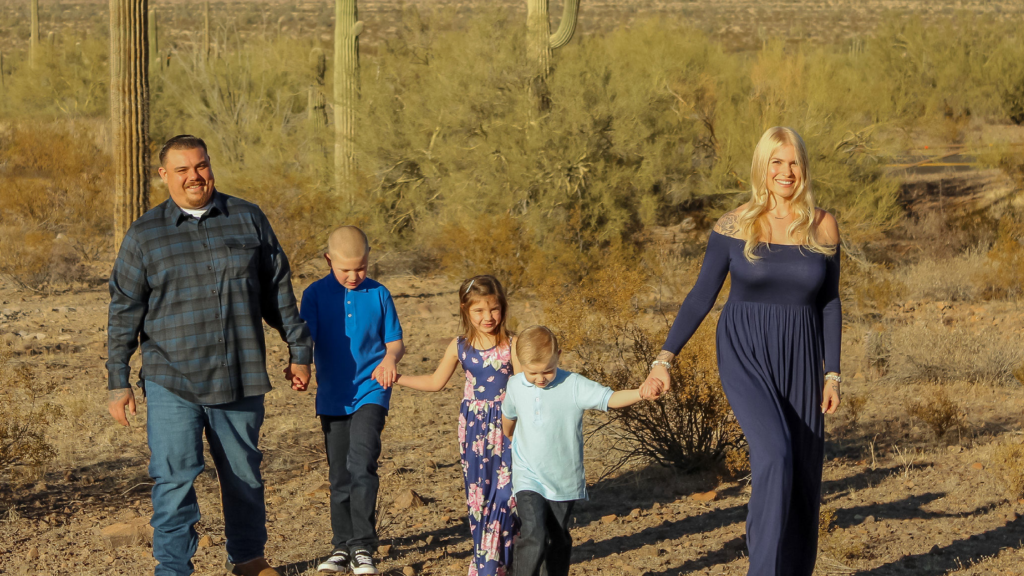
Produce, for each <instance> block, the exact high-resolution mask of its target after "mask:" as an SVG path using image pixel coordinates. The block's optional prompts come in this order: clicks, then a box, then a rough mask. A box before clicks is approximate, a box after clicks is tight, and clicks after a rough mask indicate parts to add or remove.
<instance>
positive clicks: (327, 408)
mask: <svg viewBox="0 0 1024 576" xmlns="http://www.w3.org/2000/svg"><path fill="white" fill-rule="evenodd" d="M369 252H370V247H369V244H368V243H367V241H366V235H365V234H363V232H362V231H361V230H360V229H358V228H356V227H354V226H342V227H341V228H338V229H337V230H335V231H334V232H332V233H331V235H330V238H329V239H328V242H327V254H325V255H324V257H325V258H326V259H327V263H328V264H329V265H330V267H331V272H330V273H329V274H327V276H325V277H323V278H321V279H320V280H317V281H316V282H314V283H312V284H310V286H309V288H306V291H305V292H303V293H302V307H301V309H300V311H299V315H300V316H302V319H303V320H305V321H306V324H308V325H309V331H310V334H312V336H313V362H314V363H315V364H316V381H317V393H316V414H317V416H319V417H320V426H321V428H322V429H323V433H324V444H325V445H326V449H327V465H328V467H329V469H330V471H329V473H328V480H330V484H331V530H332V532H333V538H332V540H331V546H332V548H333V552H331V555H330V557H328V558H327V560H325V561H324V562H323V563H321V564H320V565H319V567H318V568H317V570H318V571H319V572H326V573H338V572H348V571H350V570H351V572H352V573H353V574H377V573H378V570H377V567H376V565H375V563H374V561H373V552H374V551H375V550H376V547H377V531H376V509H377V491H378V489H379V487H380V480H379V478H378V477H377V459H378V458H379V457H380V452H381V441H380V436H381V431H383V429H384V421H385V419H386V418H387V414H388V408H389V406H390V401H391V389H390V387H391V385H392V384H394V382H395V380H396V379H397V378H398V375H397V368H396V364H397V363H398V361H399V360H401V358H402V355H403V354H404V353H405V347H404V345H403V343H402V326H401V324H400V323H399V321H398V313H397V312H396V311H395V302H394V300H392V298H391V293H390V292H388V289H387V288H385V287H384V286H383V285H381V284H380V283H378V282H375V281H374V280H371V279H370V278H367V277H366V267H367V263H368V260H369ZM384 386H386V387H387V388H385V387H384Z"/></svg>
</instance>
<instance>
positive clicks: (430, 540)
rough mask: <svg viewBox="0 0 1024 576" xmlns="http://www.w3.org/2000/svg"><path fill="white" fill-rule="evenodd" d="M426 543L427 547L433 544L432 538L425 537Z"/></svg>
mask: <svg viewBox="0 0 1024 576" xmlns="http://www.w3.org/2000/svg"><path fill="white" fill-rule="evenodd" d="M426 542H427V546H430V545H431V544H433V543H434V537H433V536H432V535H431V536H427V540H426Z"/></svg>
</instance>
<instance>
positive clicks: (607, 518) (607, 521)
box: [601, 514, 615, 524]
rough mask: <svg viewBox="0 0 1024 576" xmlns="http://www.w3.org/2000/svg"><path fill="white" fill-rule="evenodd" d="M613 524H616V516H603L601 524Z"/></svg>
mask: <svg viewBox="0 0 1024 576" xmlns="http://www.w3.org/2000/svg"><path fill="white" fill-rule="evenodd" d="M612 522H615V514H609V515H607V516H601V523H602V524H611V523H612Z"/></svg>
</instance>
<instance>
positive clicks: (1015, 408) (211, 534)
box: [0, 272, 1024, 575]
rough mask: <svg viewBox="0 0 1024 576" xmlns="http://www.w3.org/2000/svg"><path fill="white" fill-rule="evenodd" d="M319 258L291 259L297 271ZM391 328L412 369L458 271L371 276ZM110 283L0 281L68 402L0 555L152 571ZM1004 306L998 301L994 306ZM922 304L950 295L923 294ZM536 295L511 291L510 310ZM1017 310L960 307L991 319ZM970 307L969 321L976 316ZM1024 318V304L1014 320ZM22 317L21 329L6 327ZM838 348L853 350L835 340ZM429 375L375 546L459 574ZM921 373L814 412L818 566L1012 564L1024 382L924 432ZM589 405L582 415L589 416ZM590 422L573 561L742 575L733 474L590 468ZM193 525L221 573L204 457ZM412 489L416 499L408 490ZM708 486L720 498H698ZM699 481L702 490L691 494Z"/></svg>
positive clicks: (1018, 533)
mask: <svg viewBox="0 0 1024 576" xmlns="http://www.w3.org/2000/svg"><path fill="white" fill-rule="evenodd" d="M319 273H320V272H316V273H313V274H309V275H307V276H306V277H305V278H297V284H298V285H299V286H300V289H301V287H304V286H305V285H306V284H308V283H309V282H311V281H312V280H314V279H315V278H316V277H317V274H319ZM382 280H383V281H384V282H385V284H386V285H388V286H389V287H390V288H391V290H392V292H393V294H394V295H395V300H396V303H397V306H398V310H399V313H400V316H401V318H402V322H403V325H404V328H405V333H406V342H407V344H408V349H409V353H408V355H407V357H406V359H405V360H404V361H403V363H402V369H403V370H404V371H407V372H416V373H418V372H426V371H431V370H433V368H434V366H435V362H436V360H437V359H438V358H439V357H440V355H441V353H442V351H443V349H444V346H445V345H446V344H447V342H449V340H450V338H451V337H452V336H453V335H454V334H455V331H456V329H457V321H458V320H457V317H456V314H455V313H456V310H457V308H456V305H455V293H454V285H452V284H451V283H450V282H449V281H447V280H445V279H441V278H426V279H424V278H416V277H412V276H395V277H385V278H383V279H382ZM107 301H108V298H107V295H106V291H105V289H104V287H102V285H99V284H98V283H97V284H96V285H94V286H93V287H82V288H81V289H77V290H75V291H73V292H68V293H64V294H59V295H38V294H33V293H29V292H25V291H18V290H15V289H13V288H10V287H4V288H2V289H0V302H2V305H0V309H2V314H3V316H2V317H0V338H2V339H3V340H4V341H5V342H7V343H9V344H10V345H12V346H13V347H14V348H15V349H16V350H17V351H18V353H19V355H18V356H17V361H20V362H25V363H28V364H29V365H30V366H31V367H32V368H33V370H34V374H35V377H36V378H40V379H51V378H52V379H56V380H57V381H58V382H59V383H60V385H59V387H58V390H57V392H56V393H55V396H54V398H52V400H55V401H57V402H59V403H60V404H61V405H62V406H64V408H65V410H66V412H67V415H66V417H65V418H64V419H63V420H62V421H61V422H59V423H58V424H57V425H56V426H54V427H53V429H52V430H50V432H49V437H50V439H51V441H52V442H54V443H55V445H56V446H57V447H58V449H59V456H58V458H57V460H56V461H55V462H53V464H52V465H50V466H48V467H47V468H46V469H45V470H32V469H16V470H15V471H14V475H13V476H10V477H8V478H6V479H4V481H3V483H0V502H2V504H0V515H2V520H0V573H7V574H58V573H67V572H68V569H69V567H73V571H74V572H75V573H78V574H132V575H134V574H146V573H151V570H152V567H153V564H154V562H153V560H152V559H151V556H150V554H151V549H150V548H149V545H148V543H147V542H146V541H145V540H144V539H142V540H141V541H138V542H135V543H125V544H123V545H120V546H117V547H113V546H111V545H110V543H109V542H108V541H107V540H105V539H104V538H103V537H102V536H101V535H100V530H101V529H103V528H106V527H108V526H110V525H112V524H115V523H118V522H130V521H132V520H133V519H134V520H137V521H138V520H139V519H140V518H141V519H142V520H141V522H142V523H143V524H144V523H145V520H144V519H145V518H148V516H149V514H150V513H151V507H150V503H149V489H150V484H149V482H150V480H149V478H148V477H147V474H146V464H147V457H148V452H147V449H146V444H145V426H144V424H145V420H146V417H145V406H144V405H141V406H140V410H139V416H137V417H136V418H134V419H132V427H131V428H129V429H123V428H121V427H120V426H118V425H116V424H115V423H114V422H113V421H112V420H111V419H110V418H109V416H108V415H107V414H106V409H105V406H104V402H105V397H106V392H105V390H104V388H105V370H104V368H103V363H104V360H105V356H106V351H105V341H106V340H105V334H104V327H105V322H106V305H107ZM1005 306H1008V305H1004V307H1005ZM917 308H918V309H919V310H921V312H919V313H922V314H934V313H942V314H949V313H956V312H958V309H957V307H955V306H954V307H953V308H948V307H944V306H936V307H931V306H928V305H927V304H926V303H919V304H918V306H917ZM536 311H537V306H536V305H535V303H534V304H533V305H531V303H530V301H528V300H523V299H517V300H514V301H513V309H512V315H513V316H514V317H516V318H517V319H518V320H519V321H520V322H522V323H529V322H533V321H535V320H537V319H538V317H537V315H536ZM1010 312H1012V309H1009V308H1007V309H1005V310H1004V309H993V308H989V307H984V306H973V307H972V309H971V310H970V312H969V314H961V315H959V316H956V317H957V318H961V317H962V318H964V321H967V316H971V317H981V321H982V322H984V323H988V322H989V321H994V320H995V319H996V318H997V317H1010V318H1013V319H1014V320H1015V321H1018V322H1019V321H1020V320H1019V315H1018V316H1013V315H1010ZM976 321H977V320H975V322H976ZM1022 324H1024V322H1022ZM19 334H20V335H19ZM275 338H276V334H275V333H269V334H268V341H269V342H270V348H271V352H270V358H269V359H268V369H269V370H270V371H271V373H272V374H279V373H280V370H281V369H282V367H283V365H284V361H285V348H284V346H283V345H281V344H280V343H279V342H278V341H276V340H275ZM846 362H847V366H851V368H850V370H851V374H852V373H853V372H852V366H853V365H855V364H856V358H855V353H852V352H851V353H847V360H846ZM453 382H454V383H455V384H454V385H450V386H449V387H448V388H446V389H445V390H444V391H442V392H441V393H437V394H425V393H420V392H415V391H410V390H404V389H399V390H397V391H396V393H395V395H394V398H393V405H392V410H391V414H390V417H389V421H388V425H387V428H386V430H385V433H384V454H383V457H382V467H381V476H382V487H381V502H380V508H381V510H382V514H381V518H380V524H381V536H382V539H383V541H384V544H386V545H388V546H389V547H390V548H389V549H388V550H387V555H386V556H385V557H384V559H383V561H382V568H383V569H384V570H386V571H387V573H389V574H402V573H403V572H402V571H403V569H406V568H412V569H413V570H414V571H415V573H417V574H438V575H441V574H462V573H464V571H465V570H466V567H467V565H468V557H469V554H470V549H471V539H470V533H469V529H468V525H467V523H466V508H465V504H464V497H463V483H462V477H461V469H460V465H459V451H458V445H457V429H456V426H457V417H458V406H459V400H460V397H461V393H462V386H461V384H460V382H459V376H458V375H456V376H455V377H454V378H453ZM929 390H930V389H929V388H928V387H894V386H892V385H889V384H880V383H874V382H870V381H868V380H867V379H866V378H865V377H864V376H863V375H862V374H860V373H857V374H856V376H854V377H853V378H852V382H850V383H849V385H847V386H846V387H845V390H844V394H845V395H846V396H847V397H848V398H849V397H850V396H862V397H864V398H865V404H864V407H863V408H862V409H861V410H860V411H859V415H858V419H857V422H855V423H854V422H851V421H850V416H849V414H848V413H847V414H846V415H840V416H837V417H836V418H834V419H833V420H831V421H830V423H829V425H828V430H829V432H828V436H829V444H828V448H827V457H826V463H825V470H824V477H825V485H824V503H825V506H826V507H828V508H830V509H834V510H835V512H836V522H835V525H836V528H835V530H834V532H832V534H831V535H830V536H828V537H827V538H826V539H825V540H824V541H823V543H822V553H821V556H820V559H819V564H818V573H820V574H879V575H881V574H946V573H954V572H955V573H964V574H979V575H980V574H986V575H989V574H1022V573H1024V544H1022V540H1024V519H1022V518H1021V513H1024V503H1021V502H1017V501H1015V500H1011V499H1007V497H1006V492H1005V490H1004V489H1003V487H1002V485H1001V483H1000V482H999V480H998V477H997V476H996V475H995V474H994V473H993V472H992V468H993V466H994V464H993V462H992V452H993V446H994V445H995V443H996V442H999V441H1006V440H1007V439H1016V441H1018V442H1019V441H1020V436H1021V434H1022V432H1021V418H1020V414H1021V407H1022V406H1024V392H1022V391H1021V389H1020V388H1019V387H1011V388H1005V387H1003V388H992V387H982V386H978V387H971V388H965V387H961V388H956V389H955V390H954V394H955V396H956V398H958V399H959V400H961V401H962V402H963V403H964V406H965V408H966V410H967V413H968V420H969V422H970V424H971V431H970V432H969V433H968V435H967V436H966V437H964V438H961V439H955V438H954V439H953V440H952V441H951V445H948V446H947V442H942V443H938V442H935V441H933V440H931V439H930V438H929V433H928V432H927V431H926V430H922V428H921V425H920V424H919V423H915V422H914V421H913V420H912V419H910V418H908V417H907V416H905V415H903V406H904V405H905V402H906V400H907V399H908V398H910V397H913V396H914V395H922V396H925V397H926V396H927V395H928V391H929ZM313 399H314V396H313V393H305V394H301V393H295V392H293V391H292V390H290V389H289V388H287V387H286V386H284V385H283V383H282V384H280V385H278V387H277V388H276V389H275V390H274V391H273V392H271V393H270V394H269V395H268V396H267V420H266V424H265V426H264V428H263V438H262V448H263V450H264V452H265V455H266V457H265V462H264V477H265V479H266V482H267V486H268V492H267V501H268V508H269V531H270V542H269V544H268V549H267V552H268V556H269V557H270V558H271V559H272V560H273V561H274V562H275V564H276V565H278V566H281V567H283V572H284V573H285V574H312V573H314V572H313V571H314V569H315V565H316V562H317V561H318V559H320V558H322V557H323V555H325V554H326V553H327V552H329V546H330V545H329V540H330V530H329V520H328V508H327V493H326V489H325V483H326V480H327V466H326V462H325V461H324V455H323V447H322V446H323V440H322V436H321V434H320V432H319V426H318V422H317V420H316V419H315V417H314V408H313ZM600 418H601V416H600V415H594V416H593V417H592V418H590V420H589V425H593V424H594V423H596V422H598V421H599V420H600ZM602 448H603V447H602V446H601V445H600V441H599V440H595V441H592V442H591V443H590V444H589V445H588V446H587V467H588V469H587V471H588V480H589V481H590V483H591V500H590V501H588V502H583V503H581V504H580V505H579V506H578V507H577V508H576V511H575V516H574V525H573V537H574V539H575V542H576V547H575V549H574V556H573V558H574V566H573V572H572V573H573V574H575V575H583V574H650V575H669V574H672V575H675V574H689V573H704V574H737V575H739V574H744V573H745V571H746V568H747V559H746V552H745V545H744V541H743V535H744V517H745V514H746V502H747V500H748V497H749V485H748V484H747V483H746V482H745V481H742V480H741V481H739V482H727V481H722V480H720V479H719V478H716V477H715V476H714V475H711V474H706V475H700V474H698V475H680V474H677V473H675V472H674V471H672V470H669V469H664V468H659V467H643V466H641V467H638V468H636V469H633V470H629V471H625V472H620V473H617V474H613V475H611V476H609V477H603V472H604V471H605V469H606V467H607V466H608V465H610V462H606V461H605V460H603V458H604V457H607V454H606V453H605V451H604V450H603V449H602ZM196 486H197V491H198V494H199V501H200V505H201V508H202V510H203V512H204V514H203V519H202V521H201V523H200V524H199V526H198V529H199V532H200V534H201V535H202V536H204V538H203V540H202V545H201V546H202V547H201V548H200V549H199V552H198V554H197V555H196V558H195V563H196V568H197V573H198V574H220V573H223V572H224V570H223V563H224V560H225V553H224V550H223V543H224V537H223V521H222V519H221V517H220V510H219V492H218V484H217V480H216V478H215V474H214V473H213V472H212V466H211V470H210V471H208V472H206V473H204V474H203V475H201V476H200V478H199V480H198V481H197V485H196ZM410 489H411V490H414V491H415V492H416V493H417V494H418V495H419V496H420V498H421V500H422V505H413V506H409V507H403V506H402V504H403V502H402V500H403V498H402V496H403V495H406V496H407V491H408V490H410ZM709 491H714V492H715V493H716V494H715V499H714V500H711V501H700V500H698V499H697V498H700V497H701V495H706V494H707V493H708V492H709ZM695 496H696V497H697V498H695Z"/></svg>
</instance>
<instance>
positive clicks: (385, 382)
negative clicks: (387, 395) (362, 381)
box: [370, 354, 398, 390]
mask: <svg viewBox="0 0 1024 576" xmlns="http://www.w3.org/2000/svg"><path fill="white" fill-rule="evenodd" d="M396 364H397V362H395V358H394V357H393V356H391V355H390V354H388V355H387V356H385V357H384V360H381V363H380V365H378V366H377V367H376V368H374V369H373V373H372V374H370V378H373V379H374V380H376V381H377V383H378V384H380V385H381V386H382V387H383V388H384V389H385V390H387V389H388V388H391V386H393V385H394V384H395V382H396V381H398V367H397V365H396Z"/></svg>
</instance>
